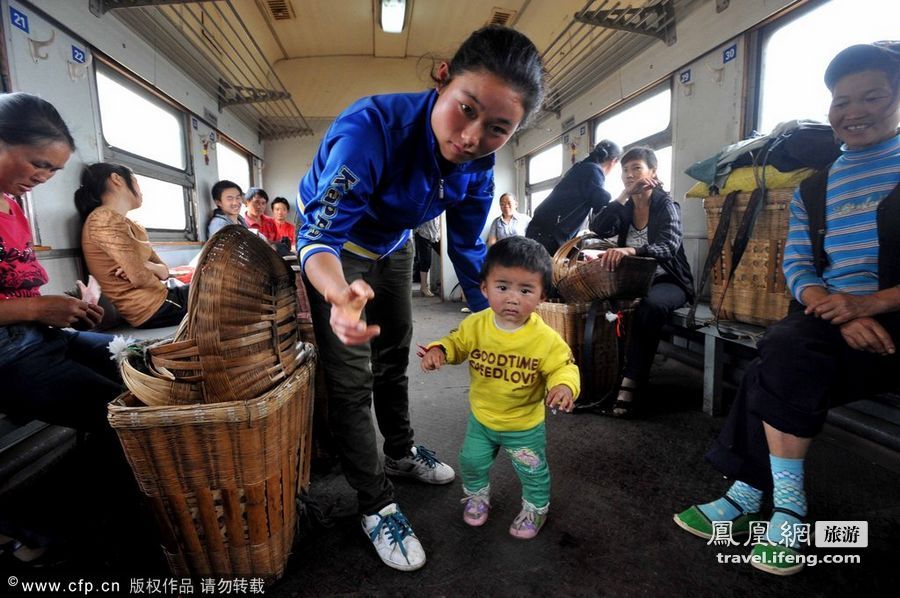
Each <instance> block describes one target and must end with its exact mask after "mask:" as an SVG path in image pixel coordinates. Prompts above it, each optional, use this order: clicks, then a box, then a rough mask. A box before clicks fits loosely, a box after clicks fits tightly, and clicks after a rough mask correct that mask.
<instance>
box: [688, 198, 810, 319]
mask: <svg viewBox="0 0 900 598" xmlns="http://www.w3.org/2000/svg"><path fill="white" fill-rule="evenodd" d="M793 195H794V190H793V189H770V190H769V191H768V194H767V197H766V203H765V206H764V207H763V209H762V211H761V212H760V214H759V216H758V217H757V220H756V224H755V226H754V227H753V233H752V234H751V235H750V241H749V243H747V248H746V250H745V251H744V255H743V257H742V258H741V263H740V264H738V267H737V270H735V273H734V278H733V279H732V281H731V283H730V284H729V286H728V291H727V292H726V293H725V295H724V297H723V292H724V291H725V281H726V279H727V277H728V273H729V272H730V271H731V258H732V253H731V246H732V243H733V242H734V235H735V232H736V231H737V228H738V226H739V225H740V222H741V220H742V219H743V217H744V213H745V212H746V211H747V203H748V202H749V201H750V193H740V194H739V195H738V196H737V197H736V198H735V202H734V208H733V213H732V216H731V226H730V227H729V230H728V237H727V240H726V242H725V245H724V247H723V249H722V252H721V254H720V256H719V259H718V261H716V263H715V264H714V265H713V268H712V289H711V297H710V302H711V304H712V310H713V313H716V312H717V311H718V313H719V316H720V318H721V319H723V320H736V321H738V322H746V323H748V324H756V325H759V326H768V325H769V324H773V323H775V322H777V321H778V320H780V319H782V318H784V317H785V316H786V315H787V313H788V306H789V304H790V302H791V294H790V291H789V290H788V288H787V284H786V282H785V279H784V272H783V271H782V260H783V259H784V247H785V243H786V241H787V233H788V221H789V218H790V216H789V215H790V205H791V198H792V197H793ZM724 201H725V198H724V197H722V196H718V195H714V196H712V197H707V198H706V199H704V200H703V207H704V209H705V210H706V227H707V231H708V233H709V238H710V239H712V238H713V236H714V235H715V232H716V228H717V227H718V225H719V220H720V219H721V217H722V204H723V203H724Z"/></svg>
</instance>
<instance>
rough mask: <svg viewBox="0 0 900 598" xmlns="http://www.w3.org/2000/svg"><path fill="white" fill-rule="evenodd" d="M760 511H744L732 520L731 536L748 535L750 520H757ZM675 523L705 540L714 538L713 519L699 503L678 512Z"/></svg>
mask: <svg viewBox="0 0 900 598" xmlns="http://www.w3.org/2000/svg"><path fill="white" fill-rule="evenodd" d="M758 516H759V513H742V514H740V515H738V516H737V517H735V518H734V519H732V520H731V536H732V537H735V536H746V535H747V534H749V533H750V522H751V521H757V517H758ZM674 519H675V523H676V524H677V525H678V527H680V528H681V529H683V530H685V531H687V532H690V533H692V534H694V535H695V536H698V537H700V538H703V539H705V540H709V539H710V538H712V531H713V530H712V527H713V525H712V520H711V519H710V518H709V517H707V516H706V514H704V513H703V511H701V510H700V507H698V506H697V505H692V506H691V507H690V508H689V509H687V510H685V511H682V512H681V513H678V514H676V515H675V517H674Z"/></svg>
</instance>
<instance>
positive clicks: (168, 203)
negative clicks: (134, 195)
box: [128, 174, 187, 230]
mask: <svg viewBox="0 0 900 598" xmlns="http://www.w3.org/2000/svg"><path fill="white" fill-rule="evenodd" d="M135 178H136V179H137V181H138V185H140V186H141V193H142V194H143V196H144V204H143V205H142V206H141V207H139V208H138V209H136V210H131V211H130V212H128V217H129V218H131V219H132V220H134V221H135V222H137V223H138V224H140V225H141V226H143V227H144V228H146V229H148V230H152V229H157V230H165V229H175V230H181V229H184V228H186V227H187V219H186V217H185V213H184V188H183V187H182V186H181V185H176V184H175V183H168V182H166V181H160V180H158V179H152V178H150V177H146V176H143V175H140V174H136V175H135ZM147 198H152V201H147Z"/></svg>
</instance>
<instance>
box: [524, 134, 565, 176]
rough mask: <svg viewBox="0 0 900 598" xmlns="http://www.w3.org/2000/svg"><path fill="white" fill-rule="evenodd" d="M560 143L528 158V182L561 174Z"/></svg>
mask: <svg viewBox="0 0 900 598" xmlns="http://www.w3.org/2000/svg"><path fill="white" fill-rule="evenodd" d="M562 149H563V148H562V144H561V143H557V144H556V145H554V146H552V147H549V148H547V149H545V150H543V151H542V152H540V153H538V154H535V155H534V156H532V157H531V158H529V159H528V184H529V185H534V184H536V183H540V182H542V181H546V180H549V179H552V178H556V177H558V176H559V175H561V174H562Z"/></svg>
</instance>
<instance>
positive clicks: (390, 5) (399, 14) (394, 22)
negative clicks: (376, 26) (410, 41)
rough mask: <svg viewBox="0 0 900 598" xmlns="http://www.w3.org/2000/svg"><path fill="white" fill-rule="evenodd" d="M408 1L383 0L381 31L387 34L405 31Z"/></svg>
mask: <svg viewBox="0 0 900 598" xmlns="http://www.w3.org/2000/svg"><path fill="white" fill-rule="evenodd" d="M405 18H406V0H381V30H382V31H384V32H385V33H400V32H401V31H403V25H404V22H403V21H404V20H405Z"/></svg>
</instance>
